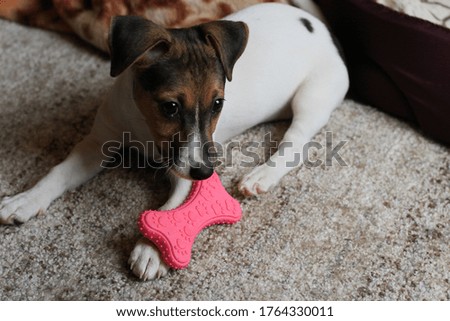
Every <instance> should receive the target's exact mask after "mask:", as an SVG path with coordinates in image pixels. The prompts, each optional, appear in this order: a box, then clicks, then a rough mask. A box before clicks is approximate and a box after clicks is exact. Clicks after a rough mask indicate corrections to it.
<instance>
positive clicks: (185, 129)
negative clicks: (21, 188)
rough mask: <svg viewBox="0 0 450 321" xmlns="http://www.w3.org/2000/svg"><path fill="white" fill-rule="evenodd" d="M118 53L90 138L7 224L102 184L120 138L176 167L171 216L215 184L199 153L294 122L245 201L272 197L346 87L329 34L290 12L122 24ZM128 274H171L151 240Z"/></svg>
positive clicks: (114, 49)
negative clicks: (111, 145)
mask: <svg viewBox="0 0 450 321" xmlns="http://www.w3.org/2000/svg"><path fill="white" fill-rule="evenodd" d="M300 2H304V3H305V4H307V5H309V6H310V7H309V8H310V9H311V8H312V9H313V10H316V8H314V7H311V6H312V4H311V2H309V1H300ZM110 48H111V54H112V61H111V75H112V76H113V77H116V76H117V77H118V78H117V80H116V82H115V84H114V87H113V89H112V90H111V92H110V94H109V95H108V97H107V98H106V100H105V101H104V103H103V105H102V106H101V107H100V109H99V111H98V113H97V117H96V120H95V123H94V126H93V128H92V131H91V133H90V134H89V135H88V136H87V137H86V138H85V139H84V140H83V141H82V142H80V143H79V144H78V145H77V146H76V147H75V148H74V150H73V151H72V152H71V153H70V155H69V156H68V157H67V159H66V160H64V161H63V162H62V163H61V164H59V165H57V166H55V167H54V168H53V169H52V170H51V171H50V173H49V174H48V175H47V176H45V177H44V178H43V179H42V180H41V181H39V182H38V183H37V184H36V185H35V186H34V187H33V188H31V189H30V190H28V191H25V192H23V193H21V194H18V195H16V196H13V197H8V198H5V199H4V200H3V201H2V202H1V205H0V221H1V223H4V224H12V223H14V222H25V221H27V220H28V219H30V218H31V217H33V216H35V215H36V214H37V213H38V212H41V211H44V210H45V209H46V208H47V207H48V206H49V205H50V203H51V202H52V201H53V200H54V199H55V198H57V197H59V196H60V195H61V194H62V193H64V191H66V190H68V189H71V188H74V187H76V186H78V185H80V184H82V183H83V182H85V181H87V180H88V179H90V178H91V177H93V176H94V175H96V174H97V173H98V172H99V171H100V170H101V169H102V166H101V163H102V160H104V157H105V156H104V155H103V153H102V151H103V149H102V146H103V145H104V144H105V143H107V142H109V141H114V140H119V141H120V139H121V138H122V135H123V133H124V132H128V133H131V134H132V135H133V139H135V140H139V141H141V142H143V143H146V142H153V143H154V146H155V149H157V152H158V154H159V155H161V156H167V157H168V159H167V160H168V165H169V166H170V169H171V170H170V172H169V174H170V178H171V182H172V191H171V194H170V197H169V200H168V201H167V202H166V204H165V205H164V206H163V207H162V209H170V208H175V207H177V206H179V205H180V204H181V203H182V202H183V201H184V199H185V198H186V196H187V194H188V193H189V191H190V188H191V183H192V180H198V179H206V178H208V177H209V176H210V175H212V173H213V168H212V167H211V166H209V165H210V164H209V162H208V158H209V156H210V155H209V149H199V148H192V146H204V145H208V144H210V143H211V142H213V141H215V142H218V143H224V142H225V141H227V140H228V139H230V138H231V137H233V136H235V135H237V134H239V133H242V132H243V131H245V130H247V129H248V128H251V127H253V126H255V125H257V124H260V123H263V122H267V121H273V120H277V119H286V118H288V117H291V118H292V123H291V125H290V127H289V128H288V130H287V132H286V133H285V135H284V137H283V140H282V142H281V143H280V149H279V150H278V151H277V152H276V153H275V154H273V155H272V156H271V157H270V159H269V160H268V162H267V163H266V164H263V165H261V166H258V167H256V168H254V169H253V170H252V171H250V172H249V173H248V174H247V175H246V176H245V177H243V179H242V180H241V182H240V184H239V189H240V190H241V191H242V193H244V194H245V195H255V194H260V193H264V192H266V191H268V190H269V189H270V188H271V187H273V186H274V185H276V184H277V183H278V182H279V180H280V179H281V178H282V177H283V176H284V175H285V174H287V173H288V172H289V171H290V170H291V169H292V166H288V164H289V162H291V161H292V160H293V159H294V158H295V157H296V155H297V154H299V153H300V152H301V151H302V148H303V146H304V145H305V144H307V143H308V142H309V141H310V139H311V138H312V136H313V135H314V134H316V133H317V132H318V131H319V130H320V129H321V128H322V127H323V126H324V125H325V124H326V123H327V121H328V118H329V116H330V114H331V112H332V111H333V110H334V109H335V108H336V107H337V106H338V105H339V104H340V103H341V101H342V99H343V98H344V96H345V94H346V92H347V89H348V85H349V82H348V75H347V70H346V67H345V65H344V62H343V60H342V58H341V56H340V54H339V52H338V50H337V48H336V47H335V44H334V42H333V39H332V37H331V35H330V33H329V32H328V30H327V28H326V26H325V25H324V24H323V23H322V22H321V21H320V20H319V19H317V18H316V17H315V16H313V15H311V14H310V13H308V12H306V11H303V10H300V9H298V8H294V7H292V6H287V5H283V4H259V5H255V6H252V7H249V8H247V9H244V10H242V11H239V12H237V13H235V14H232V15H229V16H227V17H226V18H225V19H224V20H219V21H214V22H209V23H204V24H200V25H198V26H194V27H191V28H186V29H166V28H163V27H161V26H159V25H157V24H155V23H153V22H151V21H148V20H146V19H144V18H139V17H131V16H125V17H117V18H116V19H114V21H113V23H112V27H111V36H110ZM227 81H228V82H227ZM225 99H226V102H225V103H224V101H225ZM167 143H168V144H167ZM168 149H170V150H168ZM147 152H149V151H147ZM153 152H154V151H150V153H153ZM129 263H130V266H131V269H132V270H133V272H134V273H135V274H136V275H137V276H139V277H140V278H142V279H144V280H147V279H153V278H155V277H159V276H162V275H164V274H166V273H167V271H168V267H167V266H166V265H165V264H164V263H163V262H162V261H161V258H160V255H159V253H158V251H157V249H156V248H155V247H154V246H153V245H152V244H151V243H150V242H149V241H147V240H146V239H141V240H140V241H138V243H137V244H136V246H135V248H134V250H133V251H132V253H131V256H130V260H129Z"/></svg>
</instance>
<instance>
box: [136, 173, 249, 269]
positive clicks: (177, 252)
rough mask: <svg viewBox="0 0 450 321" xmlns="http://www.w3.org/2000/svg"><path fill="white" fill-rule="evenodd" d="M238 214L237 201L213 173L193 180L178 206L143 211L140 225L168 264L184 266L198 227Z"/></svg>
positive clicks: (226, 221)
mask: <svg viewBox="0 0 450 321" xmlns="http://www.w3.org/2000/svg"><path fill="white" fill-rule="evenodd" d="M241 216H242V210H241V207H240V205H239V203H238V201H236V200H235V199H234V198H232V197H231V196H230V195H229V194H228V193H227V191H226V190H225V188H224V187H223V186H222V183H221V181H220V178H219V176H218V175H217V174H216V173H214V174H213V175H212V176H211V177H210V178H208V179H206V180H203V181H195V182H194V183H193V184H192V190H191V192H190V194H189V196H188V197H187V199H186V201H185V202H184V203H183V204H182V205H181V206H180V207H178V208H176V209H173V210H169V211H152V210H150V211H145V212H144V213H142V214H141V216H140V219H139V227H140V230H141V232H142V234H144V236H145V237H146V238H148V239H149V240H150V241H152V242H153V244H155V245H156V247H157V248H158V249H159V250H160V252H161V254H162V258H163V260H164V261H165V262H166V263H167V264H168V265H169V266H171V267H173V268H175V269H184V268H185V267H187V266H188V264H189V261H190V260H191V250H192V245H193V244H194V240H195V238H196V237H197V235H198V234H199V233H200V232H201V230H203V229H204V228H206V227H208V226H210V225H214V224H233V223H236V222H238V221H239V220H240V219H241Z"/></svg>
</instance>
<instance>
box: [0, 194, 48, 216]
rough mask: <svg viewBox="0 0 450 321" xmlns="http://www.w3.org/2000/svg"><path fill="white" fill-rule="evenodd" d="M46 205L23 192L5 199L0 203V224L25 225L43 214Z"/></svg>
mask: <svg viewBox="0 0 450 321" xmlns="http://www.w3.org/2000/svg"><path fill="white" fill-rule="evenodd" d="M47 206H48V204H46V203H44V202H43V200H42V199H41V198H39V197H34V196H33V195H32V194H31V192H29V191H27V192H23V193H20V194H17V195H15V196H11V197H5V198H3V199H2V201H1V203H0V224H17V223H19V224H20V223H25V222H26V221H28V220H29V219H30V218H32V217H34V216H36V215H38V214H40V213H43V212H44V211H45V210H46V209H47Z"/></svg>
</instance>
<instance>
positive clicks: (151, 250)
mask: <svg viewBox="0 0 450 321" xmlns="http://www.w3.org/2000/svg"><path fill="white" fill-rule="evenodd" d="M128 264H130V269H131V270H132V271H133V273H134V274H135V275H136V276H137V277H139V278H140V279H141V280H143V281H147V280H153V279H158V278H160V277H163V276H165V275H166V274H167V272H168V271H169V267H168V266H167V265H166V263H164V262H163V261H162V260H161V256H160V255H159V251H158V249H157V248H156V247H155V246H154V245H153V244H152V243H151V242H150V241H149V240H147V239H146V238H141V239H140V240H139V241H138V242H137V243H136V245H135V246H134V249H133V251H132V252H131V255H130V259H129V260H128Z"/></svg>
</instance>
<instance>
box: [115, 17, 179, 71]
mask: <svg viewBox="0 0 450 321" xmlns="http://www.w3.org/2000/svg"><path fill="white" fill-rule="evenodd" d="M170 39H171V37H170V33H169V32H168V31H167V30H166V29H165V28H163V27H161V26H159V25H157V24H155V23H153V22H151V21H150V20H147V19H144V18H142V17H137V16H117V17H114V18H113V19H112V21H111V28H110V32H109V39H108V44H109V50H110V54H111V72H110V73H111V76H112V77H116V76H118V75H120V74H121V73H122V72H123V71H124V70H125V69H127V68H128V67H129V66H130V65H132V64H133V63H134V62H136V61H137V60H138V59H139V58H141V57H143V56H144V54H146V53H148V55H145V57H146V60H149V59H150V60H155V59H156V58H157V57H159V56H161V55H162V54H163V53H165V52H166V51H167V50H168V48H169V46H170Z"/></svg>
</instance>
